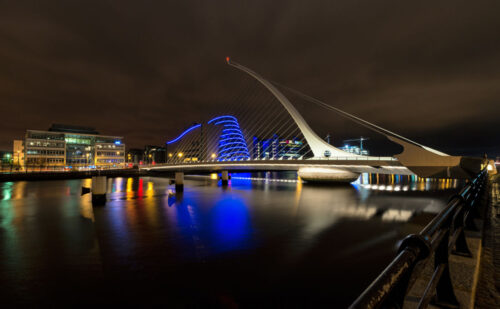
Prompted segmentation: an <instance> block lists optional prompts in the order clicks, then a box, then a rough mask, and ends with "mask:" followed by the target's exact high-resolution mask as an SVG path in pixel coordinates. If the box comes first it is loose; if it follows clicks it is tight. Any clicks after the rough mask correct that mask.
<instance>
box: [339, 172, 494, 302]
mask: <svg viewBox="0 0 500 309" xmlns="http://www.w3.org/2000/svg"><path fill="white" fill-rule="evenodd" d="M486 181H487V171H486V169H485V170H483V171H482V172H480V173H479V174H478V175H477V176H476V178H474V179H473V180H472V181H471V182H469V183H468V184H467V185H466V186H465V187H464V188H463V189H462V190H461V191H460V193H458V194H457V195H454V196H452V197H451V198H450V200H449V202H448V204H447V206H446V208H445V209H443V210H442V211H441V212H440V213H439V214H438V215H437V216H436V217H434V219H433V220H432V221H431V222H429V224H427V226H426V227H425V228H424V229H423V230H422V231H421V232H420V233H419V234H412V235H409V236H408V237H406V238H405V239H404V240H403V242H402V244H401V246H400V248H399V251H398V255H397V256H396V258H395V259H394V260H393V261H392V262H391V263H390V264H389V265H388V266H387V267H386V268H385V269H384V271H383V272H382V273H381V274H380V275H379V276H378V277H377V278H376V279H375V280H374V281H373V282H372V283H371V284H370V286H368V288H367V289H366V290H365V291H364V292H363V293H362V294H361V295H360V296H359V297H358V298H357V299H356V300H355V301H354V303H352V305H351V306H350V307H349V308H351V309H361V308H363V309H364V308H402V307H403V304H404V301H405V297H406V294H407V293H408V292H409V290H410V289H411V287H412V286H413V284H414V283H415V280H416V279H417V276H418V275H419V274H420V273H421V271H422V269H423V267H424V265H425V264H426V262H427V261H429V259H431V258H432V257H434V272H433V274H432V277H431V279H430V281H429V282H428V283H427V286H426V288H425V291H424V293H423V295H422V296H421V298H420V301H419V304H418V307H417V308H426V307H427V306H428V305H429V303H430V301H431V300H433V302H434V303H435V304H436V305H439V306H443V307H448V308H458V306H459V304H458V301H457V299H456V297H455V293H454V291H453V285H452V282H451V278H450V270H449V264H448V257H449V255H450V254H457V255H461V256H467V257H471V256H472V255H471V253H470V251H469V248H468V247H467V242H466V239H465V233H464V229H465V228H470V229H475V226H474V221H473V219H474V217H477V216H479V211H478V209H477V208H478V207H477V206H478V205H477V203H478V200H479V198H480V197H481V193H482V192H483V190H484V188H485V187H486Z"/></svg>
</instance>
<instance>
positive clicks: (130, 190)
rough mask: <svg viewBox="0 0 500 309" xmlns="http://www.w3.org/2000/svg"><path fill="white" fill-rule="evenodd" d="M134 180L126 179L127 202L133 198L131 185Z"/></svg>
mask: <svg viewBox="0 0 500 309" xmlns="http://www.w3.org/2000/svg"><path fill="white" fill-rule="evenodd" d="M133 181H134V179H133V178H132V177H129V178H127V189H126V190H127V200H130V199H132V197H134V191H133V190H132V183H133Z"/></svg>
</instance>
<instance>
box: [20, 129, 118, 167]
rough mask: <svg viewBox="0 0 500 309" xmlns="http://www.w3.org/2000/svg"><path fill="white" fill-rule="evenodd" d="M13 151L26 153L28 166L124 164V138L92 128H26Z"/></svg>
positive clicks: (111, 165)
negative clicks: (43, 129) (22, 137)
mask: <svg viewBox="0 0 500 309" xmlns="http://www.w3.org/2000/svg"><path fill="white" fill-rule="evenodd" d="M14 148H15V149H14V153H17V151H18V150H19V151H21V150H22V151H23V152H24V156H23V157H24V164H25V165H26V166H60V167H68V168H82V167H85V168H96V167H119V166H122V165H123V164H124V163H125V144H123V137H120V136H106V135H100V134H99V132H97V131H96V130H95V129H93V128H88V127H79V126H69V125H59V124H55V125H52V126H51V127H50V128H49V130H47V131H40V130H27V131H26V135H25V138H24V142H23V143H22V147H21V146H20V145H19V142H18V141H15V142H14Z"/></svg>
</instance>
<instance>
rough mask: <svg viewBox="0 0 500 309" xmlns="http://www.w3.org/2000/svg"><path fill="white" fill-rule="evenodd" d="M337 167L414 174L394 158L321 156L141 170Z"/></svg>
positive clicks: (164, 165)
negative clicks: (332, 157) (333, 157)
mask: <svg viewBox="0 0 500 309" xmlns="http://www.w3.org/2000/svg"><path fill="white" fill-rule="evenodd" d="M305 167H308V168H309V167H312V168H336V169H342V170H346V171H350V172H354V173H373V174H399V175H413V172H411V171H410V170H409V169H407V168H406V167H404V166H403V165H402V164H401V163H400V162H399V161H397V160H396V159H394V158H389V157H388V158H383V157H381V158H376V159H372V158H370V159H368V160H367V159H361V158H349V159H347V158H346V159H344V158H341V159H337V158H335V159H320V160H314V159H312V160H249V161H210V162H190V163H167V164H155V165H143V166H141V167H140V169H141V170H146V171H165V172H167V171H168V172H183V173H196V172H198V173H200V172H202V173H209V172H220V171H228V172H249V171H251V172H261V171H298V170H299V169H300V168H305Z"/></svg>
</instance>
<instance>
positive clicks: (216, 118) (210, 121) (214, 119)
mask: <svg viewBox="0 0 500 309" xmlns="http://www.w3.org/2000/svg"><path fill="white" fill-rule="evenodd" d="M221 118H233V119H234V120H235V121H237V120H236V118H235V117H233V116H228V115H227V116H219V117H215V118H213V119H212V120H209V121H208V124H210V123H212V122H214V121H217V120H218V119H221Z"/></svg>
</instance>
